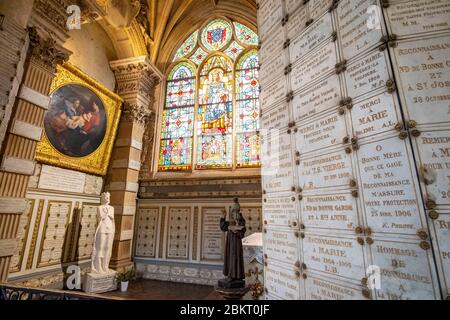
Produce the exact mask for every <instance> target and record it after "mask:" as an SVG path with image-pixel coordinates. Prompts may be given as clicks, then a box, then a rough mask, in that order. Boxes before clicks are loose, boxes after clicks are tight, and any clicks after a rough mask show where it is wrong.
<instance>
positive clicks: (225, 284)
mask: <svg viewBox="0 0 450 320" xmlns="http://www.w3.org/2000/svg"><path fill="white" fill-rule="evenodd" d="M233 201H234V204H233V205H232V206H230V208H229V218H228V221H227V220H226V210H223V216H222V218H221V219H220V229H221V230H222V231H223V232H226V233H227V241H226V245H225V259H224V266H223V275H224V276H225V278H224V279H221V280H219V281H218V286H219V287H222V288H243V287H245V270H244V255H243V249H242V238H244V235H245V231H246V230H247V229H246V228H245V219H244V217H243V216H242V213H241V206H240V205H239V200H238V198H234V199H233Z"/></svg>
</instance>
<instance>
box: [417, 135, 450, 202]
mask: <svg viewBox="0 0 450 320" xmlns="http://www.w3.org/2000/svg"><path fill="white" fill-rule="evenodd" d="M415 142H416V145H417V149H418V153H419V172H420V175H421V180H422V181H423V182H424V188H425V189H426V194H428V195H429V196H430V197H432V199H433V200H434V201H435V202H436V204H437V205H445V206H448V205H450V130H443V131H429V132H422V134H421V135H420V137H418V138H416V139H415Z"/></svg>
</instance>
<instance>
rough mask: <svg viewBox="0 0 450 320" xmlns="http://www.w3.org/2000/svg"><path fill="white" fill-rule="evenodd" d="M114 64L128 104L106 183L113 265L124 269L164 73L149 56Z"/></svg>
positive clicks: (120, 88) (112, 65) (119, 84)
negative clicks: (146, 135)
mask: <svg viewBox="0 0 450 320" xmlns="http://www.w3.org/2000/svg"><path fill="white" fill-rule="evenodd" d="M111 68H112V69H113V71H114V73H115V76H116V80H117V83H118V94H119V95H120V96H121V97H122V98H123V99H124V108H123V115H122V118H121V121H120V123H119V128H118V132H117V137H116V141H115V144H114V149H113V153H112V160H111V161H112V162H111V164H110V169H109V173H108V177H107V185H106V190H108V191H109V192H110V193H111V205H112V206H114V209H115V220H116V236H115V239H114V246H113V253H112V257H111V263H110V266H111V268H114V269H123V268H126V267H127V266H129V265H130V264H131V250H132V238H133V230H134V216H135V213H136V197H137V192H138V188H139V184H138V179H139V170H140V169H141V152H142V146H143V144H144V143H145V141H143V137H144V133H145V129H146V125H147V123H148V120H149V119H150V117H151V115H152V113H153V112H154V111H153V103H154V90H155V86H156V85H157V84H158V83H159V81H160V80H161V78H162V76H161V74H160V72H159V71H158V70H157V69H156V68H155V67H154V66H153V65H152V64H151V63H150V62H149V60H148V58H147V57H145V56H142V57H137V58H130V59H124V60H119V61H113V62H111ZM153 118H154V117H153Z"/></svg>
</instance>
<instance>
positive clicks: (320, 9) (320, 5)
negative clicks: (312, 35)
mask: <svg viewBox="0 0 450 320" xmlns="http://www.w3.org/2000/svg"><path fill="white" fill-rule="evenodd" d="M332 3H333V0H310V1H309V2H308V9H309V16H310V18H311V19H314V20H315V19H317V18H319V17H320V16H321V15H323V14H324V13H325V12H327V11H328V9H330V7H331V4H332Z"/></svg>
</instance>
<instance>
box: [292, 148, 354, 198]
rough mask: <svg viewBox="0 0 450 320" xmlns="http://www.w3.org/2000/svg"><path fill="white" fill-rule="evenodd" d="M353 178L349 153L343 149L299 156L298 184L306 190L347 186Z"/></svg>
mask: <svg viewBox="0 0 450 320" xmlns="http://www.w3.org/2000/svg"><path fill="white" fill-rule="evenodd" d="M352 178H353V172H352V161H351V155H349V154H347V153H346V152H345V150H338V151H334V152H331V153H326V154H320V155H318V154H317V155H310V156H309V157H308V158H301V160H300V165H299V166H298V181H299V186H301V187H302V188H303V190H304V191H305V192H306V191H313V190H319V189H330V188H333V189H336V188H339V187H340V188H349V183H350V179H352Z"/></svg>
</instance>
